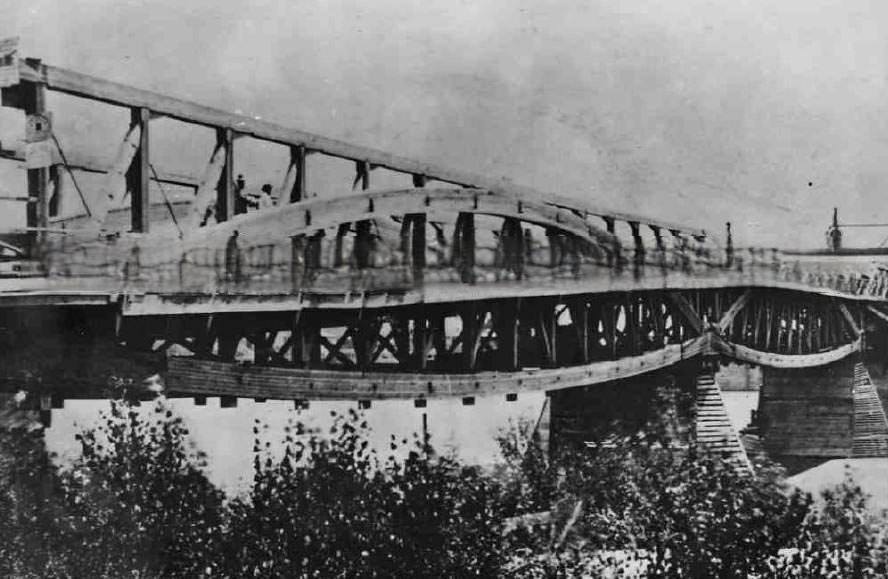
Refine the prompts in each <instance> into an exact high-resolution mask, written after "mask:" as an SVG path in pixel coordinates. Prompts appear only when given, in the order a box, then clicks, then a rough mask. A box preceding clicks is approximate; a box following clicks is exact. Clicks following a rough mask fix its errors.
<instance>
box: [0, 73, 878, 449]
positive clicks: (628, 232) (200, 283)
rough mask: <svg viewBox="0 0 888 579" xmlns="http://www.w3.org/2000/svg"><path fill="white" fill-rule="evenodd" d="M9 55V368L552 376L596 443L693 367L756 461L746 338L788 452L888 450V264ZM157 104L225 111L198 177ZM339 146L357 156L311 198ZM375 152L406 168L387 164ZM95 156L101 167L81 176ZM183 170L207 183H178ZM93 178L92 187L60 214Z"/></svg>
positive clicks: (175, 111) (180, 390) (391, 388)
mask: <svg viewBox="0 0 888 579" xmlns="http://www.w3.org/2000/svg"><path fill="white" fill-rule="evenodd" d="M5 66H6V68H7V69H11V68H14V73H15V74H11V73H9V70H7V73H8V74H6V75H0V78H4V79H10V78H11V79H13V80H11V81H9V80H8V81H7V82H6V86H3V87H2V91H3V101H2V102H3V105H4V106H9V107H13V108H16V109H21V110H22V111H23V112H24V115H25V127H26V135H25V141H26V146H25V147H23V148H22V147H13V148H11V149H3V148H2V146H0V157H3V158H5V159H6V160H7V161H8V162H11V163H21V164H23V167H22V168H23V169H24V173H25V174H26V175H25V176H23V177H24V178H23V179H22V184H25V185H26V187H27V195H23V196H22V199H23V201H22V202H24V203H26V206H27V210H26V214H27V223H26V226H25V227H17V228H11V229H9V230H8V231H7V232H6V234H5V235H4V236H2V245H0V249H2V252H3V255H4V257H3V261H2V262H0V265H2V266H3V269H2V270H0V276H2V277H0V340H2V341H3V348H4V354H3V363H2V370H0V374H2V376H0V378H2V379H3V381H4V383H5V384H6V387H20V386H25V387H28V388H31V389H36V390H39V391H40V392H41V393H42V394H43V396H44V399H46V400H52V399H53V397H55V399H56V400H59V399H61V398H64V397H76V396H82V395H95V392H96V387H97V386H101V385H103V384H104V383H105V382H106V381H107V380H108V378H109V377H110V376H112V375H113V376H118V377H120V376H129V377H131V378H133V379H136V380H140V379H141V378H144V377H145V376H148V375H150V374H154V373H159V374H161V375H162V376H163V377H164V380H165V383H166V388H167V390H168V392H170V393H171V394H172V395H183V396H184V395H188V396H195V397H197V398H198V399H203V398H204V397H206V396H222V397H224V398H223V399H224V400H226V401H227V403H228V404H231V403H233V401H234V400H236V397H239V396H240V397H255V398H282V399H293V400H296V401H298V402H299V403H303V401H306V400H312V399H351V400H360V401H364V403H365V404H369V401H371V400H374V399H385V398H407V399H413V400H415V401H416V404H417V405H420V404H424V403H425V402H424V401H425V400H427V399H430V398H435V397H445V396H446V397H461V398H462V399H463V400H464V401H465V402H466V403H471V401H472V400H473V399H474V397H477V396H485V395H502V396H504V397H505V398H506V399H507V400H508V399H514V397H516V396H518V395H520V394H521V393H522V392H526V391H541V390H542V391H546V392H548V393H549V400H550V403H549V404H548V410H547V412H548V414H549V415H550V418H548V421H549V422H550V423H551V426H550V429H551V432H552V435H553V437H554V438H557V439H558V442H557V444H556V445H563V444H567V445H570V444H574V443H576V442H588V440H589V438H590V437H593V436H594V433H593V430H595V425H597V424H604V423H607V422H608V421H609V419H610V418H613V416H615V415H618V414H621V413H623V414H625V412H624V411H623V410H619V408H620V407H621V405H622V406H626V405H627V402H628V401H630V400H631V401H632V407H633V410H632V412H634V413H635V416H636V418H637V417H638V416H640V415H643V414H644V412H646V411H647V410H646V408H652V406H650V404H649V403H651V400H652V398H651V395H650V393H651V392H653V391H654V390H657V389H658V388H667V389H668V388H672V389H677V390H680V391H684V392H686V393H688V394H690V396H691V398H692V399H693V401H694V404H693V405H692V408H691V410H690V411H689V416H690V417H691V420H692V422H693V424H694V428H693V429H691V435H692V437H693V438H694V439H695V440H697V441H698V442H701V443H703V444H705V445H709V446H711V447H712V448H715V449H719V450H723V451H726V452H729V453H731V454H732V456H733V457H734V459H735V460H738V461H739V464H747V463H746V459H745V454H744V452H743V448H742V446H741V445H740V443H739V438H738V435H737V433H736V432H734V431H733V429H732V428H731V426H730V423H729V422H728V421H727V416H726V414H725V412H724V406H723V403H722V401H721V394H720V390H719V386H718V384H717V382H716V381H715V380H714V379H713V375H714V373H715V371H716V370H717V366H718V363H719V361H721V360H736V361H740V362H743V363H748V364H754V365H758V366H761V367H762V368H763V369H764V370H763V372H764V385H763V391H762V397H761V403H760V410H759V417H760V421H759V427H760V431H761V433H762V435H763V437H764V441H765V446H766V447H767V448H768V449H769V450H770V451H772V453H773V454H775V455H776V456H788V457H802V458H804V457H809V458H833V457H836V456H888V421H886V419H885V414H884V411H883V410H882V408H881V405H879V404H873V400H874V398H873V397H874V396H875V401H876V402H878V395H877V394H876V392H875V389H874V387H873V385H872V381H871V380H870V379H869V376H868V374H867V371H866V369H865V367H864V366H863V365H862V361H863V359H864V356H865V355H866V354H869V355H870V356H877V357H880V358H881V359H884V358H885V357H886V355H888V351H886V349H885V346H884V344H886V343H888V340H886V339H884V338H883V336H884V335H886V334H888V332H886V328H885V325H886V323H888V307H886V304H885V302H886V301H888V270H886V269H882V268H880V267H878V266H876V265H872V264H854V263H850V262H843V261H842V260H841V259H821V260H820V261H813V259H812V258H808V259H806V258H804V257H802V256H791V255H787V254H784V253H783V252H781V251H779V250H777V249H762V248H738V247H734V245H733V243H732V240H731V239H730V233H729V234H728V237H727V238H726V239H724V241H723V243H721V244H719V243H718V242H717V240H715V239H713V238H712V237H711V236H710V235H707V232H705V231H703V230H701V229H698V228H693V227H686V226H683V225H679V224H674V223H666V222H663V221H661V220H658V219H655V218H648V217H643V216H639V215H630V214H626V213H620V212H611V211H607V210H606V209H603V208H601V207H599V206H597V205H595V204H591V203H589V202H587V201H585V200H584V198H585V197H588V195H584V194H582V193H574V194H573V195H559V194H551V193H546V192H540V191H534V190H531V189H528V188H526V187H522V186H518V185H514V184H512V183H510V182H508V181H503V180H495V179H489V178H485V177H482V176H477V175H471V174H467V173H464V172H460V171H455V170H451V169H447V168H441V167H437V166H435V165H433V164H430V163H425V162H420V161H415V160H411V159H407V158H402V157H398V156H394V155H390V154H388V153H384V152H381V151H376V150H373V149H369V148H365V147H359V146H355V145H351V144H348V143H344V142H340V141H336V140H333V139H327V138H324V137H321V136H319V135H313V134H310V133H306V132H303V131H296V130H291V129H286V128H283V127H280V126H277V125H273V124H270V123H267V122H264V121H258V120H255V119H252V118H248V117H241V116H237V115H232V114H229V113H225V112H223V111H218V110H215V109H210V108H207V107H203V106H200V105H197V104H194V103H190V102H186V101H182V100H178V99H174V98H171V97H167V96H163V95H158V94H155V93H150V92H147V91H143V90H139V89H135V88H132V87H127V86H123V85H120V84H116V83H112V82H108V81H105V80H101V79H97V78H92V77H88V76H85V75H82V74H79V73H75V72H72V71H68V70H64V69H59V68H55V67H51V66H48V65H45V64H43V63H41V62H39V61H36V60H33V59H24V60H19V59H18V58H17V57H16V58H14V59H12V60H9V59H8V60H7V63H6V65H5ZM47 91H58V92H61V93H64V94H67V95H74V96H76V97H78V98H81V99H88V100H93V101H98V102H101V103H107V104H110V105H115V106H117V107H126V108H128V109H129V110H130V122H129V125H128V126H127V127H123V128H122V129H123V130H122V132H123V133H124V137H123V139H122V140H121V141H120V142H119V143H117V145H116V147H117V151H116V153H115V155H114V160H113V162H112V163H111V164H110V165H102V164H99V163H97V162H95V161H90V160H88V158H87V157H86V156H85V155H82V154H80V153H79V151H78V150H77V149H74V150H71V151H65V150H63V149H62V146H61V144H60V140H59V138H58V136H57V135H56V134H55V133H54V132H53V118H52V115H51V114H50V112H49V111H48V110H47V109H46V92H47ZM160 118H167V119H174V120H176V121H178V122H182V123H192V124H197V125H200V126H203V127H209V128H210V129H212V130H213V131H214V133H215V135H216V142H215V146H214V147H213V148H212V150H208V151H207V152H206V154H207V157H208V159H209V160H208V161H207V163H206V165H205V166H204V167H202V168H200V169H199V171H197V172H196V173H195V175H173V174H172V173H170V172H166V171H164V170H163V169H162V168H161V167H156V166H155V164H154V163H153V162H152V157H151V155H150V146H149V134H150V133H151V130H152V129H151V126H152V124H153V123H156V119H160ZM241 139H258V140H263V141H268V142H271V143H274V144H276V145H278V146H281V147H284V148H286V150H287V151H288V157H289V165H288V166H287V167H286V171H285V177H284V180H283V183H282V184H281V186H280V187H279V191H280V192H281V193H282V194H281V195H280V197H279V199H278V203H277V204H269V205H268V206H267V207H263V208H259V209H257V210H255V211H246V212H243V211H241V210H238V197H237V196H238V195H239V194H240V193H241V192H240V191H238V190H237V185H236V181H235V179H234V169H233V168H234V155H235V146H234V145H235V142H236V140H241ZM66 153H67V154H66ZM321 157H334V158H337V159H344V160H347V161H348V162H349V163H352V164H353V168H354V172H353V174H351V175H348V176H347V178H346V179H344V181H343V182H342V183H341V186H333V187H330V188H329V190H325V191H323V192H320V194H319V195H317V196H310V195H309V192H310V191H311V190H312V185H311V181H310V175H311V166H312V162H314V161H315V160H317V159H319V158H321ZM380 170H385V171H387V172H388V173H390V174H394V175H396V176H399V177H400V178H403V184H401V185H400V186H397V187H392V186H389V185H386V186H383V187H374V186H373V185H374V184H373V175H374V171H380ZM81 173H90V174H93V175H100V176H103V177H102V183H101V185H100V186H99V187H97V188H96V189H94V190H92V189H85V188H82V187H80V186H78V184H77V175H79V174H81ZM389 180H390V179H389ZM165 184H166V185H168V186H169V185H176V186H179V187H185V188H187V189H188V190H189V191H192V192H193V193H189V195H188V197H187V198H186V199H185V200H184V201H180V202H177V203H172V202H170V200H169V199H168V198H166V194H165V193H164V189H163V186H164V185H165ZM16 186H17V185H16V184H14V183H4V189H12V188H15V187H16ZM72 186H73V190H72ZM158 191H160V192H161V193H162V196H161V197H162V199H161V198H153V197H152V196H154V197H157V195H156V193H157V192H158ZM75 192H76V193H77V198H78V200H79V202H80V207H81V208H80V210H79V211H75V212H70V213H68V214H63V213H60V212H59V211H58V210H57V208H58V207H59V206H60V205H63V203H62V199H63V198H64V197H65V196H68V197H71V196H73V195H74V193H75ZM68 204H69V205H70V203H68ZM639 401H641V402H639ZM646 405H647V406H646ZM542 422H543V423H545V422H546V420H544V421H542Z"/></svg>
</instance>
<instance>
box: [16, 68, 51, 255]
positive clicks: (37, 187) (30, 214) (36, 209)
mask: <svg viewBox="0 0 888 579" xmlns="http://www.w3.org/2000/svg"><path fill="white" fill-rule="evenodd" d="M20 86H21V90H22V95H23V99H22V100H23V105H24V107H23V108H24V110H25V114H26V115H27V116H29V117H35V119H34V122H35V123H36V124H37V126H39V127H41V128H43V127H45V125H47V124H48V123H49V118H48V117H47V114H46V86H45V85H43V84H42V83H35V82H22V83H21V85H20ZM50 130H51V129H50ZM38 132H41V131H38ZM27 179H28V197H29V198H30V199H29V202H28V204H27V207H26V209H25V211H26V220H27V221H26V224H27V226H28V227H35V228H40V229H45V228H46V227H47V226H48V225H49V212H48V210H47V209H48V200H49V168H48V167H40V168H36V169H28V176H27ZM45 237H46V232H45V231H40V230H38V231H34V232H33V234H32V235H31V247H30V254H31V257H32V258H34V257H37V256H38V255H39V253H40V250H41V247H42V245H43V241H44V239H45Z"/></svg>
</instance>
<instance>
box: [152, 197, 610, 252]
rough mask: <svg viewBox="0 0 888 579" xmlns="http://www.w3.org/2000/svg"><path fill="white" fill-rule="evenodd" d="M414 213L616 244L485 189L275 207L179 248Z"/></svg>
mask: <svg viewBox="0 0 888 579" xmlns="http://www.w3.org/2000/svg"><path fill="white" fill-rule="evenodd" d="M417 213H423V214H426V215H428V216H435V215H439V216H445V217H449V219H450V220H454V221H455V219H456V216H457V215H458V214H459V213H475V214H480V215H491V216H495V217H503V218H514V219H518V220H519V221H523V222H526V223H532V224H536V225H540V226H542V227H550V228H553V229H556V230H558V231H561V232H564V233H569V234H572V235H575V236H577V237H579V238H581V239H584V240H586V241H588V242H591V243H596V244H601V245H603V246H605V247H611V246H613V245H614V244H615V243H616V238H615V237H614V236H613V235H612V234H610V233H608V232H607V231H605V230H603V229H601V228H598V227H596V226H593V225H590V224H589V223H587V222H586V221H585V220H584V219H583V218H581V217H579V216H577V215H576V214H575V213H573V212H571V211H567V210H564V209H561V208H557V207H552V206H550V205H548V204H546V203H541V202H539V201H533V200H528V199H518V198H516V197H514V196H510V195H505V194H502V193H497V192H494V191H490V190H486V189H465V188H460V189H451V188H440V189H425V188H415V189H398V190H385V191H362V192H360V193H355V194H350V195H345V196H341V197H335V198H330V199H318V198H314V199H311V200H308V201H304V202H302V203H299V204H293V205H288V206H285V207H278V208H276V209H275V210H274V211H266V212H263V211H258V212H255V213H248V214H244V215H240V216H236V217H234V218H233V219H231V220H229V221H225V222H222V223H218V224H215V225H212V226H209V227H204V228H198V229H196V230H192V231H190V232H187V233H186V236H185V238H184V240H183V242H182V247H184V248H198V247H206V246H208V245H218V244H222V245H223V246H224V244H225V242H226V241H227V240H228V238H229V237H230V236H231V234H232V233H233V232H234V231H235V230H237V231H238V234H239V235H240V237H242V238H243V239H245V240H249V241H248V242H249V243H263V242H276V241H277V242H279V241H282V240H285V239H286V238H288V237H292V236H295V235H306V234H311V233H313V232H315V231H317V230H319V229H327V228H332V227H336V226H339V225H341V224H343V223H352V222H355V221H362V220H368V219H388V218H390V217H392V216H403V215H407V214H417ZM158 241H160V240H158ZM163 241H166V240H163ZM150 243H151V238H150V237H145V238H143V239H142V246H143V247H145V246H148V245H149V244H150Z"/></svg>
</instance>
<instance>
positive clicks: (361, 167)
mask: <svg viewBox="0 0 888 579" xmlns="http://www.w3.org/2000/svg"><path fill="white" fill-rule="evenodd" d="M372 169H373V167H371V165H370V162H369V161H355V181H354V183H352V188H353V189H354V188H355V187H356V186H357V185H358V183H360V184H361V189H362V190H364V191H366V190H367V189H369V188H370V171H371V170H372Z"/></svg>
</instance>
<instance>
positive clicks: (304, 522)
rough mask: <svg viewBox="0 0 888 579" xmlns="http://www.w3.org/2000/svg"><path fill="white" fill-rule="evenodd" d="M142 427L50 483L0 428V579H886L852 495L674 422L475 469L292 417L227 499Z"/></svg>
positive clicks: (121, 407) (15, 426) (181, 437)
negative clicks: (725, 454)
mask: <svg viewBox="0 0 888 579" xmlns="http://www.w3.org/2000/svg"><path fill="white" fill-rule="evenodd" d="M150 410H151V412H150V413H146V412H142V411H140V410H139V408H137V407H136V406H134V405H133V404H132V403H127V402H123V401H116V402H114V403H113V404H112V407H111V411H110V412H109V413H108V414H107V415H106V416H105V419H104V421H103V423H102V424H101V425H100V426H99V427H98V428H96V429H94V430H91V431H87V432H84V433H83V434H82V435H81V438H80V441H81V444H82V448H83V454H82V458H81V459H80V460H79V461H78V462H77V464H76V465H75V466H74V468H72V469H69V470H66V471H64V472H62V473H59V472H57V471H56V470H55V468H54V467H53V466H52V463H51V461H50V459H49V457H48V455H47V454H46V451H45V449H44V447H43V441H42V437H41V434H40V430H39V428H36V427H35V423H34V422H33V421H32V420H30V419H29V417H28V415H27V413H23V412H21V411H15V410H14V409H13V410H11V411H9V412H7V414H4V415H3V416H2V418H3V420H2V421H0V426H2V428H0V517H2V522H0V575H3V576H14V577H121V576H127V577H145V578H147V577H201V576H207V577H402V576H405V577H470V576H477V577H492V576H513V577H575V576H588V577H608V576H612V577H617V576H620V577H632V576H638V577H642V576H651V577H817V576H822V577H867V576H885V574H886V569H885V565H886V548H885V547H886V544H885V541H884V536H883V535H884V530H885V528H886V527H885V525H884V521H883V520H882V521H879V520H876V519H873V518H872V517H869V516H868V515H867V511H866V497H864V495H863V494H862V492H861V491H860V489H859V488H858V487H856V486H855V485H854V484H853V481H851V480H850V479H849V480H847V481H846V482H845V483H844V484H843V485H841V486H839V487H838V488H836V489H834V490H831V491H829V492H827V493H824V495H823V497H822V501H821V502H820V503H817V504H815V503H813V502H812V501H811V499H810V497H807V496H803V495H801V494H799V493H792V492H789V491H788V489H786V488H785V487H784V486H783V484H782V482H781V481H782V478H781V476H780V472H779V470H778V469H775V468H773V467H772V466H769V465H767V464H760V465H757V466H758V468H757V473H759V474H757V475H756V476H751V475H748V474H743V473H738V472H737V471H736V470H735V469H734V468H733V467H732V466H731V465H730V463H728V462H726V461H725V460H723V458H722V457H718V456H711V455H708V454H705V453H697V452H695V451H694V446H693V445H688V444H686V442H687V441H686V439H683V438H682V436H681V435H680V433H678V430H677V429H675V428H673V426H674V425H668V424H667V425H663V424H648V425H646V426H644V427H643V428H641V429H640V430H637V431H635V432H623V434H622V435H621V436H620V437H617V438H611V439H609V440H608V441H606V443H602V444H597V445H593V447H591V448H580V449H574V450H572V451H570V450H567V449H562V452H560V453H559V455H558V456H557V457H556V458H554V459H553V460H549V457H548V455H547V453H546V452H544V451H543V448H542V446H541V445H540V444H539V442H540V441H539V440H538V439H534V437H533V436H532V435H531V434H530V431H531V430H532V428H530V426H531V425H529V424H522V425H519V427H518V428H516V429H515V430H514V431H513V432H511V433H507V434H505V435H504V436H503V437H502V439H501V441H500V442H501V445H502V448H503V456H504V458H505V460H504V461H503V464H501V465H499V466H498V467H496V468H494V469H492V470H491V469H488V470H483V469H480V468H478V467H467V466H465V465H462V464H461V463H460V462H459V461H458V460H457V459H456V457H453V456H439V455H436V454H435V452H434V450H433V448H432V446H431V444H430V441H429V440H428V439H425V440H419V439H414V440H413V441H407V440H400V441H396V440H392V441H391V451H392V454H391V456H388V455H386V456H380V455H378V454H377V453H376V452H375V451H374V450H373V449H371V448H370V445H369V443H368V436H367V434H368V432H367V424H366V422H365V421H364V420H363V417H362V416H361V415H359V414H358V413H357V412H350V413H349V414H348V415H345V416H334V421H333V426H332V427H331V429H330V430H329V431H328V432H319V431H313V430H309V429H307V428H306V427H305V426H304V425H303V424H301V423H300V422H298V421H295V420H294V421H293V422H291V423H290V425H289V426H288V427H287V428H286V429H285V432H284V440H283V445H282V450H281V452H271V450H272V448H275V447H273V446H272V444H271V443H270V442H268V441H266V440H265V439H266V438H267V437H268V434H267V429H266V428H265V427H263V426H262V425H261V424H258V423H257V424H256V427H255V430H254V433H255V435H256V444H255V447H254V455H255V462H254V480H253V484H252V486H251V488H250V491H249V493H247V494H246V495H244V496H240V497H236V498H234V499H231V500H228V501H226V500H225V498H224V497H223V495H222V493H221V492H220V491H219V490H218V489H216V488H214V487H213V486H212V485H211V484H210V482H209V481H208V480H207V478H206V477H205V476H204V474H203V470H202V466H203V457H202V456H201V455H200V454H199V453H197V452H195V451H194V450H192V449H191V448H190V447H189V445H188V440H187V435H188V433H187V430H186V428H185V427H184V425H183V423H182V421H181V420H180V419H179V418H177V417H175V416H174V415H173V414H172V413H171V412H170V411H169V409H168V407H167V406H166V405H165V403H163V402H157V403H155V404H154V405H153V406H152V407H151V409H150ZM655 415H662V416H667V417H668V416H670V413H668V412H664V413H662V414H660V413H655ZM615 430H616V431H620V430H619V428H616V429H615ZM677 433H678V434H677Z"/></svg>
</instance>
